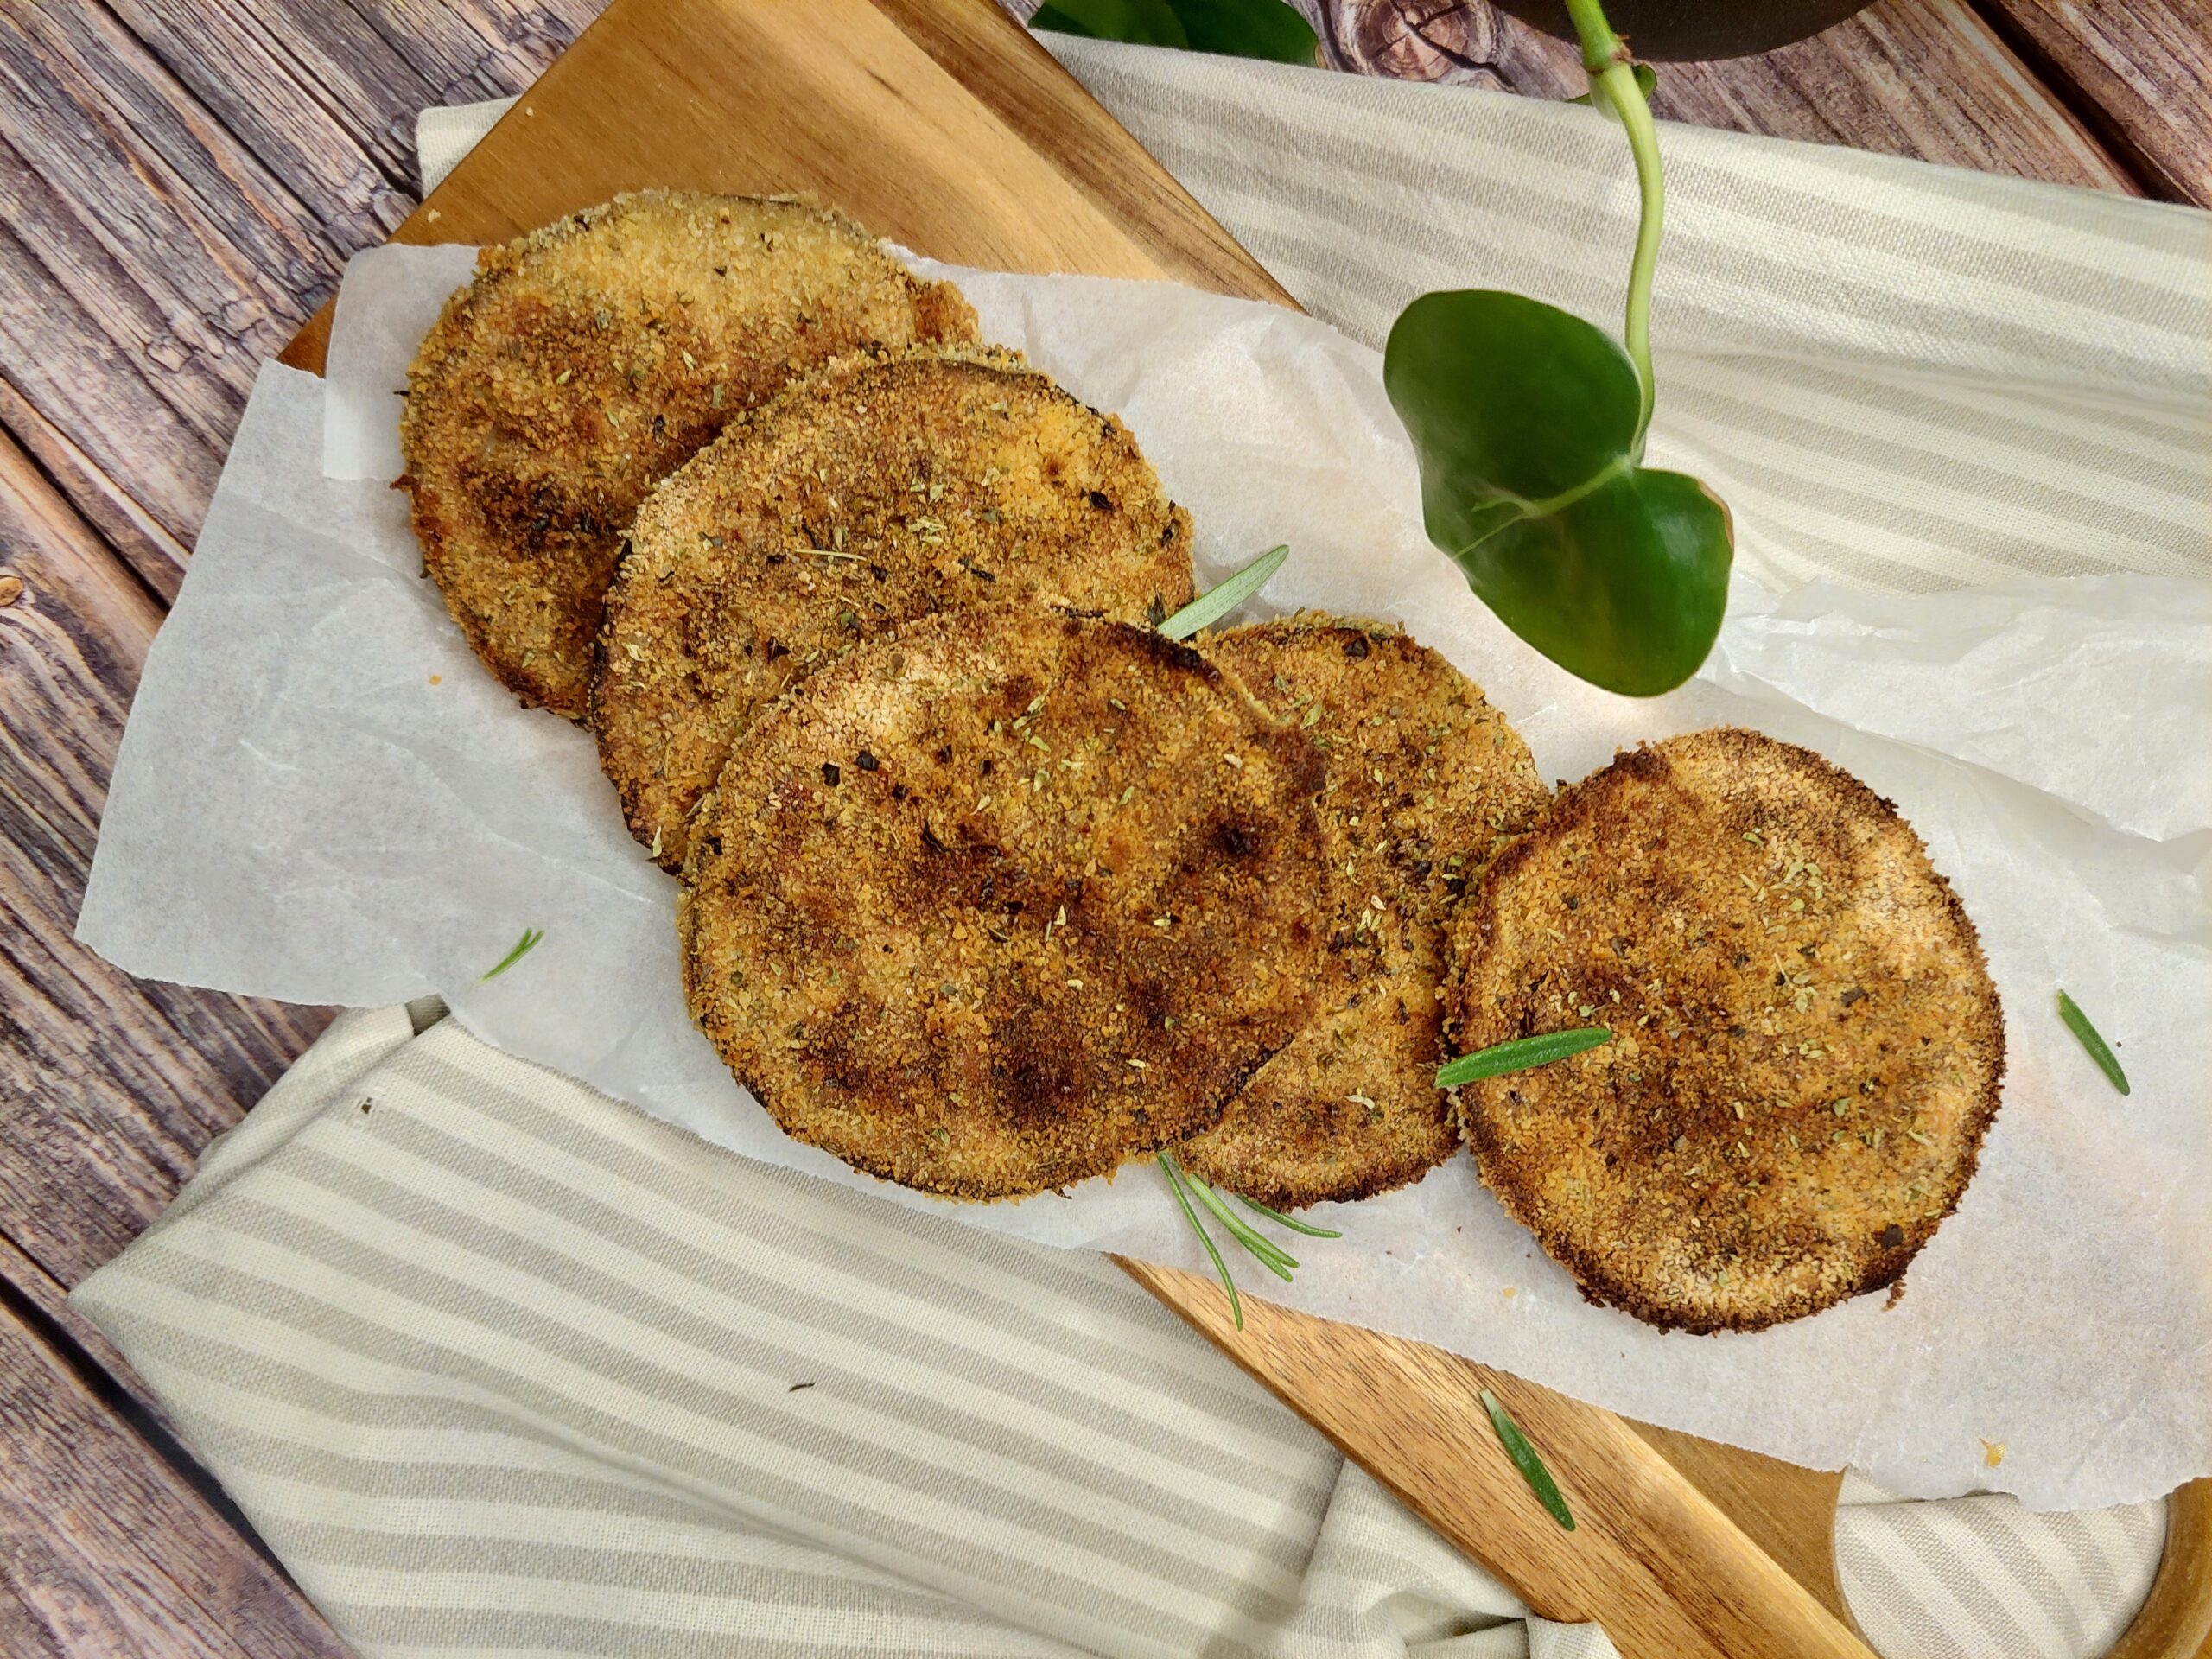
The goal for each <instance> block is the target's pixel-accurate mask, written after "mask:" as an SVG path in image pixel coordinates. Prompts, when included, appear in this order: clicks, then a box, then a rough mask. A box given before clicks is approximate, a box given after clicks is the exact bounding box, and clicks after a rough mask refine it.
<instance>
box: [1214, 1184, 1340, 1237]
mask: <svg viewBox="0 0 2212 1659" xmlns="http://www.w3.org/2000/svg"><path fill="white" fill-rule="evenodd" d="M1236 1202H1237V1203H1239V1204H1241V1205H1243V1206H1244V1207H1245V1208H1246V1209H1247V1210H1254V1211H1258V1212H1259V1213H1260V1214H1261V1215H1263V1216H1265V1217H1267V1218H1268V1220H1269V1221H1272V1222H1276V1223H1279V1224H1281V1225H1282V1226H1285V1227H1287V1228H1289V1229H1290V1230H1291V1231H1292V1232H1294V1233H1303V1234H1305V1235H1306V1237H1308V1238H1342V1237H1343V1236H1344V1235H1343V1234H1342V1233H1340V1232H1338V1231H1337V1230H1335V1229H1333V1228H1330V1227H1316V1226H1315V1225H1314V1224H1313V1223H1312V1222H1310V1221H1300V1220H1299V1219H1298V1217H1295V1216H1286V1215H1285V1214H1283V1212H1282V1211H1280V1210H1270V1209H1268V1206H1267V1205H1264V1204H1262V1203H1261V1202H1260V1201H1259V1200H1258V1199H1257V1198H1246V1197H1245V1196H1244V1195H1243V1193H1242V1192H1239V1193H1237V1194H1236Z"/></svg>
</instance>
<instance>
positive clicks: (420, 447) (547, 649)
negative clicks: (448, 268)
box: [399, 190, 976, 719]
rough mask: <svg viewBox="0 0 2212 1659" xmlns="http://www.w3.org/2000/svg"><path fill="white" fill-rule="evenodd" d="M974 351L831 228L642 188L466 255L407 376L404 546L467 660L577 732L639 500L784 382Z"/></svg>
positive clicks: (921, 290)
mask: <svg viewBox="0 0 2212 1659" xmlns="http://www.w3.org/2000/svg"><path fill="white" fill-rule="evenodd" d="M975 337H976V317H975V313H974V312H973V311H972V310H971V309H970V308H969V305H968V302H966V301H965V300H963V299H962V298H961V297H960V296H959V294H958V293H957V291H956V290H955V289H951V288H950V287H948V286H946V285H945V284H944V283H924V282H920V281H918V280H917V279H916V278H915V277H913V276H912V273H910V272H909V271H908V270H906V267H905V266H903V265H901V264H899V262H898V261H897V260H896V259H893V257H891V256H890V255H888V254H887V253H886V252H884V251H882V249H881V248H880V246H879V245H877V244H876V242H875V241H874V239H873V238H870V237H869V236H868V235H867V233H866V232H862V231H861V229H860V227H859V226H855V225H854V224H853V223H852V222H851V221H850V220H849V219H845V218H843V217H842V215H839V214H836V213H829V212H827V211H824V210H823V209H821V208H817V207H806V206H803V205H801V204H798V203H794V202H788V201H756V200H749V199H747V198H743V197H735V196H709V195H696V194H678V193H674V192H668V191H658V190H652V191H643V192H640V193H639V194H635V195H626V196H618V197H617V198H616V199H615V200H613V201H611V202H609V203H607V205H606V206H604V207H594V208H592V209H591V210H589V211H588V212H586V213H577V214H575V215H574V216H572V217H570V218H569V219H563V220H561V221H560V222H559V223H558V224H556V225H550V226H546V227H545V228H544V229H543V230H540V231H537V232H532V233H531V235H528V236H525V237H524V238H521V239H520V240H519V241H516V242H512V243H509V244H508V245H506V246H505V247H499V248H486V249H485V250H484V251H483V252H482V253H481V254H480V255H479V256H478V259H477V270H476V277H475V280H474V281H473V282H472V283H470V284H469V285H468V286H467V288H465V289H461V292H459V293H458V294H456V295H454V296H453V298H452V299H450V300H449V301H448V302H447V303H446V307H445V310H444V313H443V315H441V316H440V317H439V319H438V321H437V323H436V324H435V326H434V327H432V328H431V330H430V332H429V335H428V336H427V337H426V338H425V339H424V340H423V346H422V349H421V351H420V352H419V353H418V354H417V355H416V359H415V363H414V365H413V367H412V368H410V370H409V372H408V377H407V379H408V391H407V404H406V409H405V412H404V415H403V416H402V417H401V421H400V442H401V448H402V449H403V451H404V454H405V456H406V471H405V474H404V475H403V476H402V478H401V479H400V480H399V482H400V484H401V486H403V487H404V488H405V489H406V490H407V491H408V492H409V493H410V495H411V497H412V498H413V502H414V518H415V533H416V537H417V538H418V539H419V540H420V541H421V543H422V544H423V563H424V566H425V567H426V569H428V570H429V575H431V576H432V577H433V578H434V579H435V581H436V582H437V584H438V588H439V590H440V591H441V592H442V594H444V595H445V601H446V607H447V608H448V610H450V611H451V612H452V613H453V617H454V621H455V622H457V623H459V624H460V626H461V632H462V633H463V634H464V635H466V636H467V639H468V643H469V645H471V646H472V647H473V648H474V651H475V652H476V654H477V656H478V657H479V658H480V659H482V661H483V663H484V665H485V666H486V668H488V669H489V670H490V671H492V672H493V674H494V675H496V676H497V677H499V680H500V681H501V682H502V683H505V685H506V686H507V687H508V688H509V689H510V690H512V691H513V692H514V693H515V694H516V695H517V696H519V697H520V698H521V699H522V701H523V702H524V704H525V705H530V706H537V705H540V704H542V705H543V706H544V707H546V708H550V709H554V710H556V711H557V712H558V713H561V714H563V715H568V716H569V717H570V718H572V719H580V718H582V715H583V713H584V709H585V702H586V696H587V691H588V677H589V673H590V668H591V647H592V641H593V639H594V638H595V637H596V636H597V634H598V632H599V609H600V601H601V596H602V595H603V594H605V593H606V591H607V582H609V581H610V580H611V579H612V578H613V574H614V564H615V560H616V557H617V556H618V552H619V550H620V543H621V537H622V532H623V531H625V530H626V529H627V528H628V527H629V524H630V518H631V515H632V513H633V512H635V511H636V510H637V505H638V503H639V500H640V499H642V498H643V497H644V495H645V492H646V491H647V490H648V489H650V488H651V487H652V486H653V485H654V484H655V483H657V482H658V481H659V480H661V479H663V478H664V477H665V476H667V475H668V474H670V473H671V472H672V471H674V470H675V469H676V468H677V467H678V466H680V465H681V464H682V463H683V461H687V460H689V459H690V456H691V455H692V454H694V453H695V452H696V451H697V450H698V449H699V448H700V447H701V446H702V445H703V444H705V443H706V442H708V441H709V439H711V438H712V437H713V436H714V435H715V434H716V433H717V432H719V431H721V429H722V428H723V427H724V426H725V425H726V424H728V423H729V422H730V421H731V420H733V419H734V418H735V417H736V416H739V415H740V414H741V413H742V412H743V411H744V410H747V409H749V408H752V407H753V406H754V405H756V404H760V403H761V402H763V401H765V400H766V399H767V398H768V397H772V396H773V395H774V394H775V393H776V392H777V391H780V390H781V389H782V388H783V386H784V385H785V383H786V382H787V381H789V380H791V378H793V377H794V376H795V375H798V374H803V373H804V372H807V371H808V370H810V369H812V368H815V367H817V366H818V365H821V364H823V363H826V362H828V361H829V359H832V358H836V357H840V356H843V355H845V354H847V353H852V352H855V351H862V350H877V351H880V350H887V349H896V348H899V347H901V346H908V345H911V344H912V343H914V342H916V341H925V342H926V341H948V342H959V341H968V340H974V339H975Z"/></svg>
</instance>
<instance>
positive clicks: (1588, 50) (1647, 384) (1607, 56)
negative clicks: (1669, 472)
mask: <svg viewBox="0 0 2212 1659" xmlns="http://www.w3.org/2000/svg"><path fill="white" fill-rule="evenodd" d="M1567 15H1568V16H1570V17H1572V18H1573V20H1574V32H1575V34H1576V35H1579V36H1580V38H1581V41H1582V67H1583V68H1584V69H1585V70H1586V71H1587V72H1588V73H1589V76H1590V80H1591V85H1592V90H1593V91H1595V92H1597V94H1598V100H1597V101H1599V102H1600V103H1602V104H1604V105H1606V106H1607V107H1608V108H1610V109H1611V111H1612V112H1613V113H1614V114H1615V115H1616V116H1618V118H1620V124H1621V127H1622V130H1624V131H1625V132H1626V133H1627V134H1628V147H1629V152H1630V154H1631V155H1632V156H1635V157H1636V185H1637V194H1638V195H1639V197H1640V198H1641V213H1640V217H1639V218H1638V219H1637V227H1636V255H1635V257H1634V258H1633V259H1631V260H1630V264H1629V269H1628V315H1627V316H1626V318H1625V319H1624V321H1623V323H1622V327H1621V340H1622V343H1623V344H1624V346H1627V347H1628V354H1629V357H1630V359H1632V360H1633V361H1634V362H1635V364H1636V376H1637V382H1638V384H1639V385H1640V386H1641V387H1642V390H1643V411H1642V413H1641V415H1640V416H1639V417H1638V419H1637V423H1636V449H1637V457H1638V458H1639V459H1641V457H1642V455H1643V433H1644V429H1645V428H1647V427H1649V425H1650V424H1651V409H1652V404H1653V403H1654V402H1655V401H1656V398H1657V396H1658V389H1657V385H1656V382H1655V380H1654V379H1653V378H1652V373H1651V277H1652V273H1653V272H1654V271H1656V270H1658V268H1659V235H1660V232H1661V230H1662V228H1663V226H1664V224H1665V220H1666V207H1667V198H1666V186H1665V181H1664V180H1663V179H1662V176H1661V174H1660V170H1659V130H1658V129H1657V128H1656V126H1654V125H1653V124H1652V121H1651V106H1650V105H1648V104H1646V103H1645V102H1644V101H1643V88H1642V87H1641V86H1637V84H1636V70H1635V66H1634V64H1633V61H1632V60H1630V56H1629V50H1628V43H1627V42H1626V41H1623V40H1622V39H1621V37H1620V36H1619V35H1616V34H1614V33H1613V29H1612V25H1611V24H1610V23H1608V22H1606V21H1605V10H1604V8H1603V7H1602V6H1600V5H1599V0H1567Z"/></svg>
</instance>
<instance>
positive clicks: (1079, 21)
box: [1029, 0, 1191, 48]
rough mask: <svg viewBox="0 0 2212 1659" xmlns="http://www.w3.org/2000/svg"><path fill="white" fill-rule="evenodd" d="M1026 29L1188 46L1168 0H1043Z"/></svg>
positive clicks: (1188, 39) (1140, 43)
mask: <svg viewBox="0 0 2212 1659" xmlns="http://www.w3.org/2000/svg"><path fill="white" fill-rule="evenodd" d="M1029 26H1030V28H1032V29H1053V30H1055V31H1057V32H1058V33H1059V34H1062V35H1082V36H1084V38H1085V39H1086V40H1093V41H1128V43H1129V44H1131V45H1132V46H1179V47H1185V48H1187V47H1188V46H1189V45H1190V44H1191V36H1190V34H1189V31H1187V30H1186V29H1184V27H1183V20H1182V19H1181V18H1180V17H1178V16H1176V15H1175V8H1174V7H1173V6H1172V5H1170V4H1169V3H1168V0H1046V3H1045V4H1044V5H1041V6H1039V8H1038V9H1037V15H1036V16H1033V17H1032V18H1031V19H1030V20H1029Z"/></svg>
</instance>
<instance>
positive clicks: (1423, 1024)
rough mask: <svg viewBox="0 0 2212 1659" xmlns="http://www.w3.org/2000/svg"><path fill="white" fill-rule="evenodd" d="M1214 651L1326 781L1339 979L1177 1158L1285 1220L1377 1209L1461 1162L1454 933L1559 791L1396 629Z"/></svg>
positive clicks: (1259, 639)
mask: <svg viewBox="0 0 2212 1659" xmlns="http://www.w3.org/2000/svg"><path fill="white" fill-rule="evenodd" d="M1201 648H1202V649H1203V650H1204V651H1205V654H1206V656H1207V657H1208V658H1211V660H1212V661H1214V662H1217V663H1218V664H1221V665H1222V666H1223V667H1224V668H1226V669H1228V670H1230V671H1231V672H1232V673H1234V674H1236V675H1237V676H1238V677H1240V678H1242V679H1243V682H1244V683H1245V685H1246V686H1247V687H1248V688H1249V690H1251V692H1252V694H1253V695H1254V696H1255V697H1257V698H1258V699H1259V700H1260V702H1261V703H1262V705H1263V706H1264V707H1265V708H1267V709H1268V710H1269V712H1271V713H1273V714H1275V715H1280V716H1282V717H1284V718H1286V719H1287V720H1289V721H1292V722H1293V723H1294V725H1295V727H1296V728H1297V729H1299V730H1300V732H1301V733H1303V734H1305V735H1306V737H1307V738H1308V739H1309V740H1310V741H1312V742H1313V744H1314V745H1315V746H1316V747H1318V748H1319V749H1320V750H1321V753H1322V755H1323V759H1324V760H1325V762H1326V764H1327V777H1326V781H1325V785H1324V786H1323V793H1322V797H1321V824H1322V835H1323V845H1324V848H1325V854H1326V856H1327V857H1328V859H1329V861H1330V868H1329V884H1328V888H1327V893H1328V904H1327V909H1326V911H1325V916H1326V919H1327V928H1328V932H1329V944H1330V956H1331V962H1332V976H1331V978H1330V980H1329V982H1328V984H1329V987H1330V988H1329V989H1328V990H1327V992H1326V993H1325V1000H1324V1006H1323V1007H1321V1009H1320V1010H1319V1012H1318V1013H1317V1014H1316V1016H1315V1018H1314V1019H1313V1020H1310V1021H1309V1022H1308V1023H1307V1024H1306V1027H1305V1028H1304V1029H1303V1030H1302V1031H1300V1033H1298V1035H1297V1036H1296V1037H1295V1038H1294V1039H1292V1040H1291V1042H1290V1044H1289V1045H1288V1046H1287V1047H1285V1048H1284V1049H1283V1050H1282V1052H1280V1053H1278V1054H1277V1055H1275V1057H1274V1058H1273V1059H1271V1060H1269V1061H1268V1063H1267V1064H1266V1065H1263V1066H1262V1067H1261V1068H1260V1070H1259V1071H1256V1072H1255V1073H1254V1074H1253V1077H1252V1078H1251V1080H1250V1081H1249V1083H1247V1084H1245V1085H1244V1087H1243V1090H1242V1091H1241V1092H1240V1093H1239V1094H1238V1095H1237V1096H1236V1098H1235V1099H1234V1100H1232V1101H1230V1103H1229V1107H1228V1109H1227V1110H1226V1111H1225V1112H1224V1113H1223V1115H1222V1120H1221V1122H1220V1123H1219V1125H1218V1126H1217V1127H1216V1128H1213V1129H1211V1130H1209V1131H1208V1132H1207V1133H1206V1134H1205V1135H1200V1136H1198V1138H1197V1139H1196V1140H1194V1141H1188V1142H1185V1144H1184V1145H1183V1146H1181V1147H1178V1148H1176V1156H1177V1157H1178V1158H1179V1159H1180V1160H1182V1161H1183V1163H1184V1164H1185V1166H1187V1167H1188V1168H1190V1169H1191V1170H1192V1171H1193V1172H1195V1173H1197V1174H1198V1175H1199V1176H1201V1177H1202V1178H1204V1179H1206V1180H1208V1181H1211V1182H1212V1183H1213V1184H1214V1185H1217V1186H1220V1187H1224V1188H1226V1189H1228V1190H1229V1191H1230V1192H1240V1193H1243V1195H1244V1196H1245V1197H1247V1198H1253V1199H1256V1200H1257V1201H1258V1202H1260V1203H1262V1204H1265V1205H1272V1206H1273V1207H1274V1208H1275V1209H1278V1210H1292V1209H1299V1208H1302V1207H1303V1206H1305V1205H1309V1204H1319V1203H1321V1202H1323V1201H1325V1200H1331V1199H1335V1200H1351V1199H1357V1198H1372V1197H1374V1196H1375V1195H1376V1194H1377V1193H1379V1192H1389V1191H1390V1190H1391V1189H1392V1188H1394V1187H1398V1186H1402V1185H1405V1184H1406V1183H1408V1181H1413V1180H1416V1179H1419V1178H1420V1177H1421V1176H1422V1175H1423V1174H1425V1173H1427V1172H1428V1171H1429V1170H1431V1169H1433V1168H1434V1167H1435V1166H1437V1165H1438V1164H1440V1163H1442V1162H1443V1161H1444V1160H1446V1158H1449V1157H1450V1156H1451V1155H1452V1153H1453V1152H1454V1151H1456V1150H1457V1149H1458V1147H1459V1124H1458V1122H1456V1121H1455V1119H1454V1118H1453V1116H1452V1107H1451V1102H1450V1100H1449V1099H1448V1097H1447V1096H1446V1095H1445V1094H1444V1093H1443V1092H1442V1091H1441V1090H1439V1089H1438V1088H1437V1087H1436V1085H1435V1082H1434V1079H1435V1076H1436V1068H1437V1065H1439V1063H1440V1059H1441V1058H1442V1049H1443V1044H1442V1026H1443V1016H1442V1013H1441V1010H1440V1007H1439V1005H1438V1002H1437V988H1438V985H1439V983H1440V981H1441V978H1442V975H1443V967H1444V931H1443V930H1444V922H1445V918H1446V913H1447V912H1448V910H1449V909H1450V907H1451V906H1452V904H1453V903H1454V902H1455V900H1456V899H1457V898H1458V896H1459V893H1462V892H1463V891H1464V890H1465V887H1466V886H1467V885H1468V884H1469V883H1470V882H1471V881H1472V880H1474V879H1475V878H1476V877H1477V876H1478V874H1480V873H1481V871H1482V870H1483V868H1484V867H1485V866H1486V865H1487V864H1488V863H1489V862H1490V860H1491V856H1492V855H1494V854H1495V853H1496V852H1497V849H1500V848H1501V847H1503V845H1504V844H1505V843H1506V842H1508V841H1509V840H1510V839H1511V838H1512V837H1513V836H1516V835H1519V834H1520V833H1521V832H1522V830H1524V829H1527V828H1528V827H1529V824H1530V823H1533V822H1534V821H1535V817H1537V815H1538V814H1539V813H1541V811H1542V810H1543V809H1544V808H1545V806H1546V805H1547V804H1548V803H1549V801H1550V799H1551V792H1550V791H1548V790H1547V789H1546V788H1545V787H1544V785H1543V780H1542V779H1541V778H1539V777H1538V776H1537V774H1536V768H1535V762H1534V761H1532V760H1530V759H1529V747H1528V745H1527V744H1525V743H1523V742H1522V741H1521V738H1520V734H1518V733H1516V731H1514V729H1513V728H1512V727H1511V726H1510V725H1509V724H1508V723H1507V722H1506V720H1505V717H1504V716H1503V715H1501V714H1499V713H1498V712H1497V709H1493V708H1491V706H1490V704H1489V703H1488V702H1486V701H1485V700H1484V696H1483V694H1482V692H1481V690H1479V689H1478V687H1476V686H1475V685H1474V684H1473V683H1471V681H1469V680H1468V679H1467V678H1466V677H1465V676H1464V675H1462V674H1461V673H1460V672H1459V670H1457V669H1456V668H1454V667H1452V664H1450V663H1448V662H1446V660H1445V659H1444V658H1441V657H1440V656H1439V655H1437V653H1436V652H1433V651H1431V650H1429V649H1428V648H1427V646H1425V645H1419V644H1417V643H1415V642H1414V640H1412V639H1408V637H1407V636H1406V635H1404V634H1402V633H1400V632H1397V631H1396V630H1395V629H1391V628H1388V627H1384V626H1381V625H1379V624H1374V623H1363V622H1356V621H1338V620H1334V619H1332V618H1329V617H1321V616H1299V617H1291V618H1287V619H1284V620H1280V621H1274V622H1263V623H1260V624H1258V625H1256V626H1251V627H1244V628H1237V629H1235V630H1232V631H1231V632H1226V633H1223V634H1219V635H1217V636H1215V637H1213V638H1212V639H1207V640H1205V641H1204V642H1202V645H1201Z"/></svg>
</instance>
